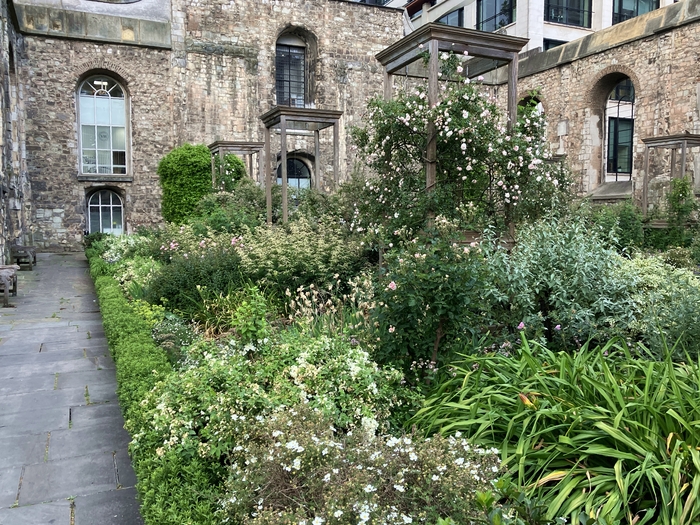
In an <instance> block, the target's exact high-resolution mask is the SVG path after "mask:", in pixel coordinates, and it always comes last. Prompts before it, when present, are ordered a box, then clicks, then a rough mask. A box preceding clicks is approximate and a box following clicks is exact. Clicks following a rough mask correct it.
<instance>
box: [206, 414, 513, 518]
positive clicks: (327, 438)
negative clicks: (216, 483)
mask: <svg viewBox="0 0 700 525" xmlns="http://www.w3.org/2000/svg"><path fill="white" fill-rule="evenodd" d="M232 460H233V464H232V466H231V469H230V470H231V474H230V477H229V481H228V483H227V487H226V488H227V490H226V495H225V497H224V499H223V500H222V504H221V505H222V508H221V511H220V512H221V515H222V523H235V524H240V523H248V524H255V525H263V524H269V525H272V524H275V525H299V524H304V525H321V524H328V525H331V524H334V525H335V524H337V525H341V524H347V525H350V524H352V525H357V524H361V525H365V524H370V523H371V524H391V525H405V524H407V523H426V524H434V523H436V522H437V521H438V519H439V518H447V517H450V518H452V519H453V520H454V521H455V522H456V523H464V524H466V523H486V521H485V520H484V519H483V518H484V516H483V515H482V516H480V511H479V510H478V509H479V507H478V505H477V504H476V503H475V498H476V494H477V491H482V492H484V491H488V490H489V489H490V488H491V481H492V480H495V479H496V478H497V476H498V473H499V470H500V461H499V458H498V451H497V450H495V449H488V450H485V449H481V448H478V447H472V446H471V445H470V444H469V443H468V442H467V441H466V440H465V439H463V438H462V437H461V436H459V437H448V438H445V437H442V436H434V437H432V438H429V439H426V438H424V437H421V436H418V435H406V436H402V437H394V436H381V435H380V436H377V437H376V438H373V439H368V436H366V435H363V434H362V433H361V432H349V433H347V434H344V433H342V432H339V431H338V430H337V429H336V428H335V427H334V426H333V424H332V421H331V420H329V419H328V418H326V417H324V416H323V415H322V414H321V413H320V412H318V411H313V410H309V409H307V408H297V409H284V410H281V411H278V412H275V413H273V414H271V415H269V416H268V417H266V418H265V419H264V420H262V421H260V422H259V423H258V424H257V425H255V426H254V427H252V428H251V433H250V435H249V438H248V440H247V441H246V442H245V443H243V444H242V446H240V447H237V449H236V452H235V454H234V455H233V456H232Z"/></svg>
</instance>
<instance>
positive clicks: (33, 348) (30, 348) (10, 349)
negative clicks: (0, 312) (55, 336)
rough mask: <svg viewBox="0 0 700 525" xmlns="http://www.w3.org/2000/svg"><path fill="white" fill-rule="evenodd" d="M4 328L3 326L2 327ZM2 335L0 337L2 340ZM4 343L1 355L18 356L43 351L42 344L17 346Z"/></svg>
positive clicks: (1, 345)
mask: <svg viewBox="0 0 700 525" xmlns="http://www.w3.org/2000/svg"><path fill="white" fill-rule="evenodd" d="M0 326H2V325H0ZM1 338H2V335H0V339H1ZM3 343H5V342H4V341H0V355H16V354H20V355H22V354H27V353H33V352H38V351H39V350H41V343H37V342H35V343H21V344H20V343H17V344H10V343H7V344H3Z"/></svg>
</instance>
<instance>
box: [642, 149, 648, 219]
mask: <svg viewBox="0 0 700 525" xmlns="http://www.w3.org/2000/svg"><path fill="white" fill-rule="evenodd" d="M649 149H650V148H649V146H647V147H646V149H645V150H644V179H643V181H642V212H643V214H644V216H645V217H646V216H647V207H648V205H649V202H648V195H649Z"/></svg>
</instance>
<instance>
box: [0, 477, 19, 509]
mask: <svg viewBox="0 0 700 525" xmlns="http://www.w3.org/2000/svg"><path fill="white" fill-rule="evenodd" d="M21 477H22V467H10V468H2V469H0V507H11V506H12V505H14V504H15V501H16V500H17V492H18V491H19V480H20V478H21Z"/></svg>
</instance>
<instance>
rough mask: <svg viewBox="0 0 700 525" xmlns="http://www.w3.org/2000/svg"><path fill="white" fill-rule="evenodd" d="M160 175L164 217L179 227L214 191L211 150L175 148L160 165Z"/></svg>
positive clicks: (204, 147)
mask: <svg viewBox="0 0 700 525" xmlns="http://www.w3.org/2000/svg"><path fill="white" fill-rule="evenodd" d="M158 176H159V177H160V185H161V187H162V189H163V200H162V203H161V210H162V213H163V218H164V219H165V220H166V221H169V222H174V223H176V224H180V223H182V222H184V221H185V220H186V219H187V217H189V215H190V214H191V213H192V212H193V211H194V209H195V207H196V206H197V203H198V202H199V200H200V199H201V198H202V197H203V196H204V195H206V194H207V193H209V192H211V191H212V187H211V186H212V185H211V154H210V153H209V149H208V148H207V147H206V146H205V145H203V144H200V145H196V146H192V145H190V144H184V145H182V146H180V147H178V148H175V149H174V150H172V151H171V152H170V153H168V154H167V155H166V156H165V157H163V159H162V160H161V161H160V163H159V164H158Z"/></svg>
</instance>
